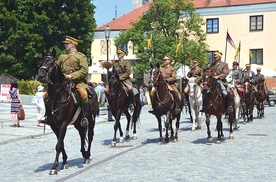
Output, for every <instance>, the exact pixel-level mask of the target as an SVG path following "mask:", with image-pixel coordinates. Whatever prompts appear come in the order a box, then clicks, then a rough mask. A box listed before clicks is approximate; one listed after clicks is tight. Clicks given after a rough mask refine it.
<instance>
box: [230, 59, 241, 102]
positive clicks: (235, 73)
mask: <svg viewBox="0 0 276 182" xmlns="http://www.w3.org/2000/svg"><path fill="white" fill-rule="evenodd" d="M231 73H232V76H233V80H234V82H235V87H236V88H237V91H238V93H239V95H240V98H241V104H242V105H243V106H244V101H243V98H244V97H243V92H242V91H239V89H238V88H242V84H241V83H242V70H241V69H239V63H238V62H236V61H234V62H233V68H232V69H231Z"/></svg>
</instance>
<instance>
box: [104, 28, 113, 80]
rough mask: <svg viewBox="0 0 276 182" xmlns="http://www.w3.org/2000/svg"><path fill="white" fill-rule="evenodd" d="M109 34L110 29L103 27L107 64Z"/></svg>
mask: <svg viewBox="0 0 276 182" xmlns="http://www.w3.org/2000/svg"><path fill="white" fill-rule="evenodd" d="M110 32H111V29H110V28H109V27H108V25H107V26H106V27H105V29H104V35H105V40H106V61H107V62H108V59H109V58H108V56H109V55H108V53H109V51H108V50H109V48H108V41H109V38H110ZM107 81H108V68H106V83H107Z"/></svg>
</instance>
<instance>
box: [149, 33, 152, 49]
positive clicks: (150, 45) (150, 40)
mask: <svg viewBox="0 0 276 182" xmlns="http://www.w3.org/2000/svg"><path fill="white" fill-rule="evenodd" d="M151 47H152V34H150V38H149V39H148V48H151Z"/></svg>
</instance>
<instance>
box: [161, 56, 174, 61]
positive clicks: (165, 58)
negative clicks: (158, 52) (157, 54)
mask: <svg viewBox="0 0 276 182" xmlns="http://www.w3.org/2000/svg"><path fill="white" fill-rule="evenodd" d="M163 60H171V61H172V57H170V56H165V57H164V58H163Z"/></svg>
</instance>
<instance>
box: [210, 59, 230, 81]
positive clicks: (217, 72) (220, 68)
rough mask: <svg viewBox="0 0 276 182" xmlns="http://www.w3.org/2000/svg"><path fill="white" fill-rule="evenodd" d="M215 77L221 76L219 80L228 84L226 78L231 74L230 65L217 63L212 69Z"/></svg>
mask: <svg viewBox="0 0 276 182" xmlns="http://www.w3.org/2000/svg"><path fill="white" fill-rule="evenodd" d="M212 69H213V74H214V76H219V79H220V80H221V81H223V82H226V80H225V78H226V76H227V75H228V74H229V71H230V70H229V67H228V64H227V63H225V62H222V61H220V62H217V63H215V64H214V66H213V67H212Z"/></svg>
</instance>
